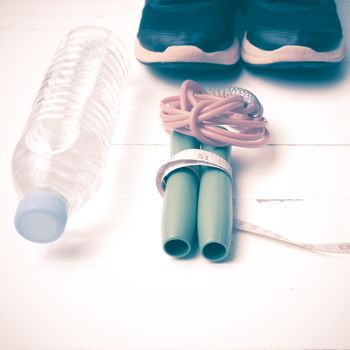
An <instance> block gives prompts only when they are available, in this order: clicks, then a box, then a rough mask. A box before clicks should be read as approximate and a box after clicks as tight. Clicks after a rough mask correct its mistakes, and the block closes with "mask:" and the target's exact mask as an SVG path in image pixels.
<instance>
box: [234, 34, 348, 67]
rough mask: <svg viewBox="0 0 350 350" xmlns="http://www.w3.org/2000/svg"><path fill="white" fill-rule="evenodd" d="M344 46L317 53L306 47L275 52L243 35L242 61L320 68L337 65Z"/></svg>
mask: <svg viewBox="0 0 350 350" xmlns="http://www.w3.org/2000/svg"><path fill="white" fill-rule="evenodd" d="M344 51H345V46H344V42H343V41H341V43H340V45H339V46H338V48H336V49H335V50H332V51H327V52H318V51H315V50H313V49H311V48H309V47H306V46H298V45H286V46H282V47H280V48H278V49H276V50H271V51H268V50H262V49H260V48H258V47H256V46H254V45H253V44H252V43H250V42H249V40H248V39H247V37H246V35H244V38H243V42H242V53H241V55H242V59H243V61H244V62H245V63H247V64H249V65H252V66H262V67H273V68H290V67H300V66H307V67H322V66H325V65H329V64H334V63H339V62H341V61H342V60H343V58H344Z"/></svg>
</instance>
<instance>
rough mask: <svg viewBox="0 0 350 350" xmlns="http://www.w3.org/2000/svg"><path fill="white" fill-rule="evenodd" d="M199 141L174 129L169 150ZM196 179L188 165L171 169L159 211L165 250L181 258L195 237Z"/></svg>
mask: <svg viewBox="0 0 350 350" xmlns="http://www.w3.org/2000/svg"><path fill="white" fill-rule="evenodd" d="M199 146H200V144H199V142H198V141H197V140H196V139H195V138H192V137H190V136H186V135H183V134H180V133H178V132H176V131H173V132H172V134H171V139H170V153H171V155H172V156H173V155H174V154H176V153H178V152H181V151H184V150H186V149H190V148H199ZM198 187H199V180H198V177H197V175H196V174H195V173H194V172H193V171H192V170H191V169H188V168H180V169H177V170H175V171H174V172H172V173H171V174H170V175H169V177H168V179H167V182H166V188H165V193H164V201H163V213H162V242H163V249H164V251H165V252H166V253H167V254H169V255H171V256H174V257H177V258H182V257H184V256H186V255H187V254H188V253H189V252H190V251H191V249H192V245H193V242H194V240H195V237H196V226H197V201H198Z"/></svg>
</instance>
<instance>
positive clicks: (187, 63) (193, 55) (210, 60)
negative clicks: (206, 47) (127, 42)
mask: <svg viewBox="0 0 350 350" xmlns="http://www.w3.org/2000/svg"><path fill="white" fill-rule="evenodd" d="M135 54H136V58H137V59H138V60H139V61H140V62H142V63H144V64H148V65H152V66H156V67H164V68H165V67H167V68H180V69H181V68H199V69H200V68H207V67H209V66H210V67H212V68H225V67H226V68H227V67H231V66H233V65H234V64H236V63H237V62H238V60H239V58H240V48H239V42H238V40H237V39H235V40H234V42H233V44H232V45H231V46H230V47H229V48H227V49H225V50H222V51H215V52H206V51H203V50H202V49H200V48H198V47H196V46H192V45H179V46H169V47H167V48H166V49H165V50H164V51H163V52H156V51H151V50H148V49H146V48H144V47H143V46H142V45H141V43H140V41H139V40H138V39H137V40H136V46H135Z"/></svg>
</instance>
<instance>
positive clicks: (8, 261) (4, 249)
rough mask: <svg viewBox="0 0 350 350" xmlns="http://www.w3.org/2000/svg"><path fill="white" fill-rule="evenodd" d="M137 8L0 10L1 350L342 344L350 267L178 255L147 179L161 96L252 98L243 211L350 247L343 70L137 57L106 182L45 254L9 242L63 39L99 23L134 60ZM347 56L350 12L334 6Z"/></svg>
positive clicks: (46, 3)
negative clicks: (254, 146) (15, 159)
mask: <svg viewBox="0 0 350 350" xmlns="http://www.w3.org/2000/svg"><path fill="white" fill-rule="evenodd" d="M142 6H143V1H141V0H138V1H136V0H133V1H131V0H130V1H126V0H104V1H102V0H85V1H82V0H71V1H69V0H0V118H1V127H0V146H1V151H0V164H1V167H0V169H1V172H0V174H1V181H0V189H1V191H0V195H1V196H0V208H1V220H0V283H1V284H0V349H1V350H14V349H16V350H19V349H20V350H112V349H113V350H114V349H117V350H146V349H147V350H151V349H152V350H171V349H177V350H231V349H262V348H264V349H329V348H339V349H340V348H343V349H344V348H350V301H349V295H350V259H349V258H348V257H347V256H326V255H321V254H316V253H312V252H309V251H306V250H303V249H299V248H293V247H290V246H287V245H282V244H279V243H277V242H274V241H270V240H265V239H261V238H257V237H255V236H253V235H249V234H245V233H238V234H237V236H236V239H235V245H234V247H233V249H232V251H233V253H232V255H231V257H230V258H229V259H228V261H227V262H225V263H221V264H213V263H210V262H207V261H206V260H205V259H204V258H202V257H201V256H199V255H197V254H193V256H192V257H191V258H189V259H185V260H175V259H172V258H170V257H168V256H167V255H165V254H164V253H163V251H162V248H161V242H160V215H161V208H162V199H161V197H160V196H159V194H158V193H157V190H156V187H155V184H154V176H155V172H156V170H157V168H158V167H159V166H160V164H161V163H162V162H163V161H164V160H166V159H167V156H168V152H169V147H168V144H169V137H168V135H167V133H166V132H165V131H163V129H162V126H161V123H160V121H159V118H158V113H159V110H158V103H159V100H160V99H161V98H162V97H165V96H167V95H169V94H175V93H177V91H178V88H179V86H180V83H181V82H182V80H184V79H187V78H192V79H195V80H198V81H199V82H200V83H202V84H203V85H204V86H205V87H221V86H222V87H227V86H232V85H237V86H241V87H244V88H247V89H251V90H252V91H253V92H254V93H256V95H257V96H258V97H259V99H260V100H261V101H262V103H263V104H264V107H265V111H266V117H267V118H268V120H269V128H270V131H271V134H272V137H271V140H270V143H269V145H268V146H267V147H265V148H263V149H259V150H246V149H234V150H233V157H234V168H235V169H234V171H235V179H234V180H235V189H236V207H237V210H236V211H237V213H236V214H237V215H238V216H239V217H240V218H242V219H245V220H247V221H249V222H252V223H254V224H258V225H261V226H262V227H264V228H267V229H271V230H273V231H275V232H277V233H280V234H284V235H285V236H286V237H288V238H290V239H293V240H296V241H304V242H336V241H350V220H349V215H350V209H349V208H350V166H349V161H350V131H349V130H350V112H349V102H350V66H349V55H348V56H347V58H346V62H345V63H344V64H342V65H341V66H340V67H339V68H338V69H335V70H332V71H330V72H324V73H320V72H318V73H317V74H315V73H303V74H294V73H293V74H291V73H290V74H288V73H283V74H282V73H280V72H276V73H271V72H262V71H254V70H247V69H246V68H244V67H243V68H242V67H239V68H237V69H236V70H234V71H232V72H231V73H227V72H226V73H207V74H200V73H196V74H188V73H182V74H181V75H176V74H164V73H161V72H154V71H151V70H149V69H148V68H147V67H144V66H142V65H141V64H139V63H138V62H136V61H135V60H134V61H133V62H132V70H131V74H130V81H129V85H128V88H127V90H126V92H125V98H124V104H123V107H122V111H121V113H120V115H119V122H118V125H117V130H116V132H115V137H114V142H113V146H112V148H111V152H110V157H109V159H108V166H107V171H106V176H105V181H104V182H103V185H102V186H101V188H100V190H99V191H98V193H97V194H96V196H95V197H94V198H93V199H92V200H91V201H90V202H88V203H87V204H86V206H84V207H83V208H82V209H81V210H80V211H78V212H76V213H75V214H73V215H72V217H71V218H70V220H69V223H68V226H67V229H66V232H65V234H64V236H63V237H62V238H61V239H60V240H59V241H57V242H55V243H52V244H49V245H38V244H33V243H30V242H27V241H25V240H24V239H23V238H21V237H20V236H19V235H18V234H17V233H16V231H15V228H14V226H13V216H14V212H15V208H16V205H17V196H16V193H15V191H14V188H13V184H12V178H11V155H12V152H13V149H14V147H15V144H16V142H17V140H18V138H19V137H20V135H21V132H22V128H23V126H24V123H25V121H26V119H27V117H28V115H29V112H30V109H31V104H32V101H33V100H34V98H35V96H36V92H37V90H38V88H39V85H40V83H41V80H42V78H43V76H44V73H45V71H46V69H47V68H48V64H49V63H50V61H51V58H52V55H53V53H54V50H55V48H56V46H57V44H58V42H59V40H60V39H61V38H62V37H63V36H64V35H65V34H66V33H67V32H68V31H69V30H70V29H72V28H74V27H77V26H79V25H83V24H96V25H102V26H105V27H108V28H110V29H111V30H113V31H114V32H115V33H117V34H119V35H120V36H121V37H122V38H123V39H124V40H125V41H126V43H127V45H128V46H129V47H130V50H132V49H133V45H134V40H135V35H136V31H137V27H138V22H139V18H140V14H141V9H142ZM338 8H339V13H340V16H341V19H342V23H343V27H344V33H345V37H346V39H347V42H348V48H350V2H349V1H345V0H344V1H338Z"/></svg>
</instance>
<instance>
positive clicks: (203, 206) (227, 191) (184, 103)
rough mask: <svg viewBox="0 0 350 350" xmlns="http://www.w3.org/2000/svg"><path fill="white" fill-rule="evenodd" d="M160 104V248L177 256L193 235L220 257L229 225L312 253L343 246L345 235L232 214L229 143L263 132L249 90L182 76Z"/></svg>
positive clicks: (263, 138) (339, 250)
mask: <svg viewBox="0 0 350 350" xmlns="http://www.w3.org/2000/svg"><path fill="white" fill-rule="evenodd" d="M160 109H161V112H160V117H161V121H162V124H163V126H164V128H165V130H167V131H169V132H171V138H170V148H171V150H170V155H171V158H170V159H169V160H168V161H167V162H166V163H165V164H163V165H162V166H161V167H160V169H159V170H158V173H157V176H156V184H157V188H158V190H159V192H160V193H161V194H162V195H163V197H164V201H163V212H162V224H161V227H162V229H161V230H162V242H163V249H164V251H165V252H166V253H167V254H169V255H171V256H173V257H176V258H183V257H185V256H187V255H188V254H189V253H190V252H191V251H192V250H193V247H194V246H195V245H196V242H198V246H199V250H200V252H201V253H202V255H203V256H204V257H205V258H207V259H208V260H211V261H222V260H224V259H225V258H226V257H227V256H228V255H229V251H230V246H231V241H232V235H233V231H234V230H237V231H242V232H247V233H252V234H256V235H259V236H263V237H267V238H270V239H274V240H277V241H280V242H283V243H286V244H290V245H294V246H298V247H301V248H304V249H309V250H313V251H316V252H319V253H328V254H348V253H350V242H341V243H329V244H327V243H325V244H307V243H301V242H295V241H293V240H290V239H288V238H286V237H284V236H282V235H280V234H277V233H274V232H271V231H269V230H266V229H264V228H262V227H259V226H256V225H254V224H251V223H248V222H246V221H242V220H240V219H238V218H234V217H233V200H234V198H233V193H232V167H231V165H230V160H231V146H238V147H246V148H254V147H262V146H265V145H266V144H267V142H268V140H269V132H268V130H267V128H266V126H267V120H266V119H265V118H264V116H263V106H262V104H261V103H260V102H259V100H258V98H257V97H256V96H255V95H254V94H253V93H251V92H250V91H248V90H245V89H242V88H230V89H221V90H206V89H204V88H203V87H202V86H200V85H199V84H198V83H196V82H194V81H192V80H186V81H184V82H183V84H182V85H181V88H180V94H179V95H178V96H170V97H166V98H164V99H163V100H162V101H161V102H160Z"/></svg>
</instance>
